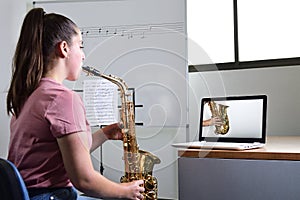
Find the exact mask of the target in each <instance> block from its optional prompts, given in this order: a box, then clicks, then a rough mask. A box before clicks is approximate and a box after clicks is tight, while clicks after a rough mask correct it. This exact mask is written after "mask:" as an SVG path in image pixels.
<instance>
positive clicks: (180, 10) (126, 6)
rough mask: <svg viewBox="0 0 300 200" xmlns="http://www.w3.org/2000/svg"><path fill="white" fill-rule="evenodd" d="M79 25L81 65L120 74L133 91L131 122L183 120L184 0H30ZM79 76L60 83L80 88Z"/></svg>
mask: <svg viewBox="0 0 300 200" xmlns="http://www.w3.org/2000/svg"><path fill="white" fill-rule="evenodd" d="M33 4H34V7H43V8H44V9H45V11H46V12H47V13H49V12H55V13H60V14H63V15H65V16H67V17H69V18H70V19H72V20H73V21H74V22H75V23H76V24H77V25H78V26H79V28H80V30H81V32H82V36H83V41H84V52H85V56H86V59H85V61H84V65H88V66H92V67H95V68H97V69H98V70H99V71H101V72H102V73H104V74H113V75H115V76H118V77H120V78H122V79H123V80H124V81H125V82H126V83H127V85H128V87H130V88H134V90H135V104H136V105H140V107H136V109H135V112H136V116H135V117H136V122H140V123H143V125H144V126H145V127H147V126H149V127H152V126H153V127H157V126H158V127H168V126H170V127H181V126H186V124H187V110H188V109H187V107H188V105H187V85H188V83H187V73H188V71H187V69H188V67H187V64H188V62H187V38H186V0H102V1H35V2H34V3H33ZM88 78H90V77H86V76H85V75H84V74H82V76H81V77H80V78H79V79H78V80H77V81H76V82H67V81H66V83H65V84H66V85H67V86H68V87H70V88H71V89H74V90H80V89H82V87H83V81H84V80H85V79H88Z"/></svg>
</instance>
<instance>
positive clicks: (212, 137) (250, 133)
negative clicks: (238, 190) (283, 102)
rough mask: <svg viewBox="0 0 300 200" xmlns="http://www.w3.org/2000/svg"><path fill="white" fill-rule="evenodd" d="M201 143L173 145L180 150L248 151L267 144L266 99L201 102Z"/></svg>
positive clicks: (207, 100)
mask: <svg viewBox="0 0 300 200" xmlns="http://www.w3.org/2000/svg"><path fill="white" fill-rule="evenodd" d="M199 118H200V120H199V140H198V141H193V142H185V143H175V144H172V146H174V147H180V148H203V149H231V150H246V149H255V148H261V147H263V146H264V145H265V142H266V118H267V96H266V95H252V96H229V97H212V98H208V97H205V98H203V99H201V109H200V117H199Z"/></svg>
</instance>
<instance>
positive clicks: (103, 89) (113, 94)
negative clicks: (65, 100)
mask: <svg viewBox="0 0 300 200" xmlns="http://www.w3.org/2000/svg"><path fill="white" fill-rule="evenodd" d="M83 102H84V105H85V109H86V116H87V120H88V122H89V123H90V125H91V126H101V125H109V124H112V123H115V122H117V121H118V94H117V87H116V85H115V84H113V83H111V82H110V81H108V80H105V79H95V80H94V79H93V80H84V83H83Z"/></svg>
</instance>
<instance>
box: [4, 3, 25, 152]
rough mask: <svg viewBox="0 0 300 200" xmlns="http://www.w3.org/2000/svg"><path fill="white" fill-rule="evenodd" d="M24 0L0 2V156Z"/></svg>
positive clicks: (6, 139) (23, 11) (6, 142)
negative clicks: (12, 65) (7, 97)
mask: <svg viewBox="0 0 300 200" xmlns="http://www.w3.org/2000/svg"><path fill="white" fill-rule="evenodd" d="M26 5H27V4H26V1H25V0H10V1H1V2H0V26H1V37H0V44H1V46H2V48H1V49H0V66H1V73H0V82H1V84H0V94H1V96H0V156H1V157H6V156H7V148H8V142H9V117H8V116H7V114H6V94H7V93H6V91H7V89H8V86H9V82H10V76H11V60H12V56H13V53H14V48H15V46H16V42H17V38H18V35H19V30H20V26H21V23H22V20H23V17H24V15H25V13H26Z"/></svg>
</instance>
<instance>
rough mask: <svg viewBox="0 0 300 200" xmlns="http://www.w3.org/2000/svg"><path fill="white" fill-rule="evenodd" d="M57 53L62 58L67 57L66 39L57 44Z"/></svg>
mask: <svg viewBox="0 0 300 200" xmlns="http://www.w3.org/2000/svg"><path fill="white" fill-rule="evenodd" d="M57 51H58V55H59V56H60V57H62V58H66V57H68V52H69V47H68V44H67V42H66V41H62V42H60V43H59V44H58V49H57Z"/></svg>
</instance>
